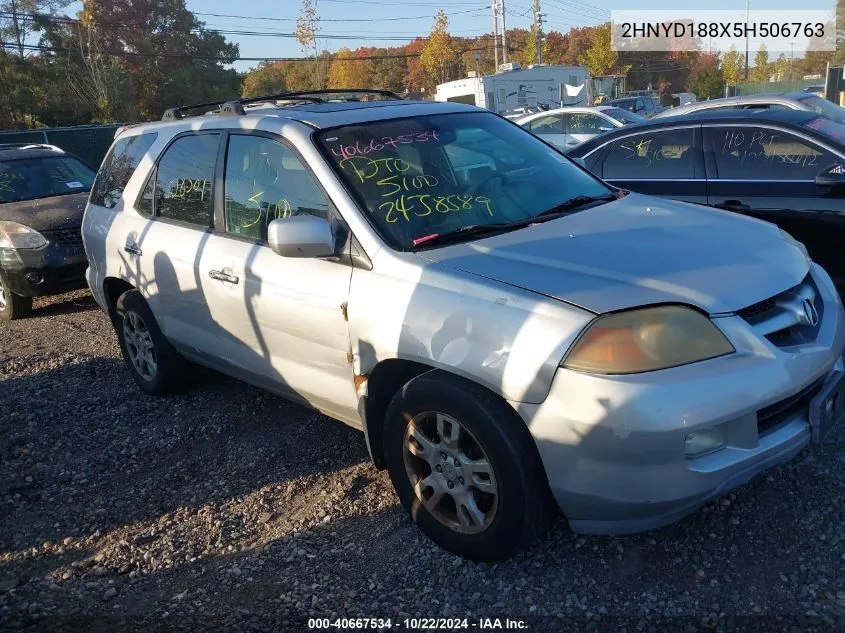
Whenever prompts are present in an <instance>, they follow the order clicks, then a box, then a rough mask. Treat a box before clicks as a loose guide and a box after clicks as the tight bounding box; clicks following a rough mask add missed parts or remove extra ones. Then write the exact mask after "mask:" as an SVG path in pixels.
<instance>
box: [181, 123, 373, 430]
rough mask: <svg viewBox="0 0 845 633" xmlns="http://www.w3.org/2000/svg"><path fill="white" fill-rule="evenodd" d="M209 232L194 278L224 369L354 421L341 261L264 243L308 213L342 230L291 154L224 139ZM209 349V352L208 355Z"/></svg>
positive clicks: (270, 144) (256, 137)
mask: <svg viewBox="0 0 845 633" xmlns="http://www.w3.org/2000/svg"><path fill="white" fill-rule="evenodd" d="M217 182H218V184H217V188H216V194H217V199H219V200H220V204H219V205H218V208H217V213H216V218H217V222H216V225H215V230H214V234H213V235H212V236H210V239H209V240H208V243H207V245H206V247H205V249H204V250H203V253H202V257H201V259H200V262H199V269H198V273H197V274H198V276H199V278H200V279H201V283H202V286H203V289H204V296H205V300H206V302H207V304H208V310H209V313H210V317H211V318H212V320H213V321H214V323H215V324H216V326H217V330H218V346H223V345H225V348H226V350H227V353H226V354H225V356H223V355H221V354H219V352H218V353H217V354H216V356H217V357H218V360H219V358H220V357H221V356H223V357H224V358H225V361H226V363H228V365H229V367H228V368H227V369H228V370H230V371H234V372H235V373H236V374H237V375H238V376H240V377H244V378H248V379H249V380H251V381H252V382H254V383H257V384H261V385H262V386H265V387H267V388H270V389H272V390H274V391H277V392H282V393H284V394H285V395H287V396H290V397H294V398H296V399H298V400H300V401H302V402H304V403H307V404H310V405H312V406H314V407H316V408H318V409H320V410H322V411H325V412H327V413H329V414H331V415H334V416H336V417H338V418H340V419H344V420H354V419H356V418H357V397H356V394H355V390H354V386H353V372H352V365H351V362H350V360H349V359H348V354H349V353H350V346H349V330H348V326H347V322H346V319H345V308H344V305H345V304H346V301H347V299H348V296H349V284H350V280H351V275H352V266H351V265H350V264H349V262H348V261H330V260H326V259H314V258H295V257H281V256H279V255H277V254H276V253H275V252H273V251H272V250H271V249H270V247H269V246H268V245H267V225H268V224H269V223H270V222H271V221H272V220H274V219H277V218H287V217H291V216H295V215H303V214H308V215H313V216H316V217H318V218H321V219H323V220H325V221H326V222H327V223H332V224H333V226H334V227H335V229H336V230H335V232H336V235H337V236H338V240H339V242H341V241H344V240H345V237H344V233H343V229H344V227H345V225H343V224H342V222H340V221H339V217H338V216H337V215H336V214H335V212H334V211H333V210H331V209H330V204H329V200H328V197H327V195H326V194H325V192H324V191H323V190H322V188H321V187H320V186H319V184H318V182H317V180H316V179H315V178H314V176H313V175H312V173H311V172H310V171H309V170H308V168H307V167H306V165H305V163H304V161H303V160H302V159H301V158H300V156H299V154H298V153H297V152H296V151H295V150H294V148H293V147H292V146H290V145H289V144H287V143H286V142H285V141H284V140H283V139H281V138H280V137H277V136H274V135H270V134H266V133H262V132H253V133H248V132H241V131H237V132H234V131H233V132H231V133H230V134H229V135H228V137H227V142H226V147H225V161H223V162H221V165H220V167H219V169H218V175H217ZM218 349H219V347H218Z"/></svg>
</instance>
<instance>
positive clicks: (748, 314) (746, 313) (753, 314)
mask: <svg viewBox="0 0 845 633" xmlns="http://www.w3.org/2000/svg"><path fill="white" fill-rule="evenodd" d="M776 307H777V302H776V301H775V298H774V297H770V298H768V299H765V300H763V301H761V302H760V303H755V304H754V305H750V306H748V307H747V308H743V309H742V310H740V311H739V312H737V314H738V315H739V316H741V317H742V318H743V319H745V320H746V321H753V320H755V319H757V318H760V317H764V316H765V315H767V314H769V313H770V312H771V311H772V310H774V309H775V308H776Z"/></svg>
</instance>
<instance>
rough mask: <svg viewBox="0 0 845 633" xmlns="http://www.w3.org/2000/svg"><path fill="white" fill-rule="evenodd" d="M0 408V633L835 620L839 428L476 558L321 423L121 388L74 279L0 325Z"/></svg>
mask: <svg viewBox="0 0 845 633" xmlns="http://www.w3.org/2000/svg"><path fill="white" fill-rule="evenodd" d="M0 411H2V413H0V419H2V423H1V424H0V508H1V509H0V630H3V631H10V630H51V631H64V630H67V631H124V630H131V631H136V630H137V631H158V630H161V631H165V630H204V631H217V630H220V631H224V630H225V631H298V630H307V628H308V625H307V618H308V617H313V616H319V617H330V618H334V617H341V618H342V617H379V618H388V617H390V618H393V619H394V622H396V621H399V620H401V619H402V618H404V617H406V616H409V615H410V616H415V617H427V618H428V617H440V616H452V617H468V618H469V620H468V626H469V628H470V630H472V629H474V628H478V627H477V625H478V624H480V623H482V621H481V620H479V618H481V617H499V618H506V617H508V618H511V619H524V620H525V622H526V625H527V626H529V627H530V629H531V630H538V631H539V630H548V631H564V630H577V631H580V630H599V631H604V630H613V631H621V630H626V631H649V630H666V631H670V630H671V631H683V632H685V633H691V632H693V631H710V630H740V629H746V630H760V631H774V630H792V631H803V630H845V456H843V455H845V451H843V449H845V433H844V432H842V430H840V432H839V433H838V434H837V435H836V437H834V438H833V439H832V440H831V441H829V442H827V443H826V444H825V445H823V446H821V447H815V448H813V449H810V450H807V451H805V452H803V453H802V454H801V455H799V456H798V457H797V458H796V459H795V460H793V461H792V462H791V463H789V464H787V465H785V466H782V467H779V468H777V469H774V470H772V471H770V472H768V473H766V474H764V475H761V476H760V477H758V478H757V479H755V480H754V481H753V482H752V483H750V484H749V485H747V486H745V487H744V488H741V489H740V490H738V491H736V492H735V493H734V494H731V495H729V496H727V497H725V498H722V499H720V500H718V501H717V502H714V503H712V504H710V505H708V506H707V507H705V508H702V509H701V510H699V511H698V512H696V513H695V514H694V515H693V516H691V517H689V518H687V519H685V520H683V521H681V522H680V523H678V524H676V525H673V526H670V527H667V528H664V529H662V530H658V531H655V532H651V533H648V534H641V535H634V536H627V537H621V538H614V537H578V536H575V535H573V534H572V533H571V532H570V531H569V530H568V528H567V527H566V524H565V523H564V522H563V521H559V522H558V524H557V525H556V526H555V527H554V529H553V530H552V531H551V532H550V533H549V534H548V535H547V536H546V537H545V538H544V539H542V540H541V541H540V542H538V543H537V544H536V545H534V546H533V547H532V548H531V550H530V551H528V552H525V553H524V554H522V555H520V556H518V557H517V558H515V559H513V560H510V561H508V562H505V563H501V564H498V565H487V564H475V563H470V562H467V561H464V560H462V559H460V558H457V557H455V556H452V555H450V554H447V553H445V552H443V551H441V550H440V549H438V548H437V547H435V546H434V545H432V544H431V543H430V542H429V541H427V540H426V539H425V538H423V537H422V536H421V535H420V533H419V532H418V531H417V530H416V528H415V527H414V526H413V525H412V524H411V523H410V521H409V520H408V519H407V518H406V516H405V515H404V513H403V512H402V510H401V509H400V507H399V506H398V502H397V500H396V497H395V495H394V494H393V491H392V489H391V487H390V483H389V480H388V477H387V475H386V474H385V473H382V472H378V471H376V470H375V468H373V467H372V466H371V465H370V464H369V463H368V461H367V453H366V448H365V444H364V439H363V436H362V435H361V434H360V433H358V432H356V431H354V430H351V429H348V428H346V427H345V426H343V425H342V424H340V423H337V422H333V421H331V420H329V419H327V418H324V417H323V416H321V415H319V414H316V413H314V412H312V411H309V410H307V409H304V408H302V407H299V406H296V405H292V404H289V403H287V402H285V401H283V400H281V399H279V398H276V397H274V396H271V395H268V394H266V393H263V392H261V391H259V390H257V389H255V388H252V387H249V386H246V385H243V384H240V383H238V382H236V381H234V380H230V379H228V378H224V377H221V376H219V375H217V374H214V373H212V372H207V371H203V370H199V369H198V370H197V380H196V386H195V387H193V388H192V389H191V390H190V391H188V392H187V393H186V394H184V395H181V396H178V397H171V398H166V399H158V398H153V397H148V396H145V395H143V394H142V393H141V392H140V391H139V390H138V389H136V388H135V386H134V383H133V382H132V381H131V379H130V378H129V375H128V373H127V372H126V370H125V369H124V366H123V363H122V361H121V359H120V355H119V350H118V347H117V344H116V342H115V337H114V335H113V333H112V330H111V327H110V325H109V323H108V320H107V318H106V317H105V315H103V314H102V313H100V312H99V310H98V309H97V307H96V306H95V304H94V302H93V300H92V299H91V298H90V296H89V295H88V294H87V293H85V292H78V293H71V294H68V295H62V296H61V297H56V298H50V299H42V300H39V301H37V302H36V311H35V312H34V314H33V315H32V316H31V317H30V318H27V319H24V320H21V321H17V322H14V323H12V324H2V325H0ZM474 624H475V625H476V626H473V625H474ZM502 626H503V627H504V626H505V622H504V619H503V620H502ZM347 630H349V629H347ZM397 630H405V629H403V628H402V627H398V629H397Z"/></svg>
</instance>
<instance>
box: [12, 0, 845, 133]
mask: <svg viewBox="0 0 845 633" xmlns="http://www.w3.org/2000/svg"><path fill="white" fill-rule="evenodd" d="M843 4H845V0H839V2H838V13H842V8H841V5H843ZM68 5H69V0H0V37H2V42H3V45H2V48H0V90H2V91H3V95H4V98H3V100H0V129H15V128H25V127H37V126H63V125H77V124H83V123H91V122H95V123H97V122H100V123H106V122H115V121H137V120H144V119H155V118H158V117H160V116H161V113H162V112H163V111H164V109H165V108H167V107H170V106H172V105H178V104H186V103H196V102H204V101H215V100H221V99H227V98H231V97H233V96H235V95H239V94H240V95H242V96H245V97H246V96H255V95H261V94H272V93H279V92H285V91H300V90H316V89H323V88H349V87H357V88H361V87H365V88H376V89H384V90H391V91H394V92H397V93H412V94H415V95H422V96H425V97H430V96H431V95H432V94H433V91H434V88H435V86H436V85H437V84H438V83H442V82H445V81H449V80H453V79H458V78H461V77H466V75H467V72H468V71H476V72H478V73H479V74H488V73H492V72H494V71H495V61H494V52H493V44H494V41H493V35H492V34H485V35H481V36H478V37H460V36H454V35H451V34H450V33H449V21H448V17H447V15H446V14H445V12H444V11H443V10H440V11H438V12H437V14H436V15H435V16H434V21H433V26H432V29H431V32H430V33H428V34H427V35H425V36H420V37H417V38H415V39H413V40H411V41H410V42H408V43H407V44H404V45H400V46H390V47H360V48H356V49H354V50H353V49H349V48H342V49H340V50H338V51H336V52H328V51H320V50H319V46H318V42H319V33H320V21H319V15H318V14H317V10H316V5H315V4H314V2H313V0H302V7H301V11H300V14H299V18H298V20H297V25H296V30H295V31H294V33H293V34H292V35H293V36H295V37H296V39H297V40H298V41H299V43H300V45H301V46H302V52H303V57H301V58H297V59H293V60H289V61H264V62H261V63H259V64H258V66H257V67H255V68H253V69H251V70H249V71H248V72H245V73H238V72H237V71H235V70H233V69H232V68H229V67H228V66H230V65H231V64H232V63H233V62H234V61H236V60H237V59H239V54H240V52H239V48H238V45H237V44H234V43H231V42H229V41H227V40H226V38H225V34H224V33H220V32H218V31H215V30H213V29H209V28H207V27H206V25H205V24H204V22H203V21H201V20H199V19H198V18H197V16H196V15H195V14H193V13H192V12H191V11H189V10H188V9H187V7H186V5H185V0H108V1H107V0H84V1H83V3H82V5H83V6H82V10H81V11H80V12H78V13H77V14H76V15H74V16H69V15H67V14H65V13H64V12H63V10H64V9H65V8H66V7H67V6H68ZM840 17H843V16H840ZM840 24H843V25H844V26H845V20H840ZM536 38H537V34H536V33H534V31H533V29H520V28H514V29H508V32H507V42H508V56H509V58H510V59H511V60H514V61H519V62H520V63H522V64H523V65H528V64H531V63H533V62H534V56H535V50H536V48H535V43H536ZM33 42H37V44H33ZM839 44H840V46H839V49H840V50H839V51H837V52H836V53H835V54H833V55H831V54H829V53H823V52H818V51H810V52H808V53H807V54H806V55H805V56H804V57H802V58H799V59H795V60H792V59H789V60H787V59H786V57H785V56H784V55H780V56H779V57H777V58H775V59H772V60H770V59H769V55H768V52H767V51H766V50H765V49H764V48H761V49H760V50H759V51H757V52H756V55H754V64H753V65H752V67H751V70H750V75H749V77H748V80H749V81H768V80H770V79H778V80H786V79H791V78H800V77H802V76H804V75H809V74H818V73H822V72H824V69H825V65H826V63H827V62H828V61H829V60H830V61H832V62H833V63H837V62H838V63H841V62H842V61H845V38H840V40H839ZM541 50H542V61H543V63H549V64H563V65H584V66H587V67H588V69H589V71H590V73H591V75H593V76H597V75H607V74H620V75H624V76H625V77H626V87H627V88H628V89H629V90H636V89H645V88H648V87H653V88H657V87H659V86H662V85H669V86H671V89H672V91H673V92H694V93H695V94H696V95H697V96H698V97H699V98H700V99H706V98H715V97H719V96H722V95H723V94H724V89H725V84H726V83H727V84H736V83H739V82H741V81H743V80H744V79H745V77H744V69H745V58H744V54H743V53H740V52H737V51H736V49H731V50H729V51H727V52H725V53H724V54H722V55H717V54H713V53H708V52H706V51H678V52H642V51H613V50H612V49H611V37H610V25H609V24H608V23H605V24H601V25H597V26H587V27H580V28H578V27H576V28H572V29H570V30H569V31H567V32H566V33H560V32H558V31H554V30H552V31H548V32H545V33H543V39H542V46H541Z"/></svg>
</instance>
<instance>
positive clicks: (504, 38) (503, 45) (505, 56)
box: [501, 0, 508, 64]
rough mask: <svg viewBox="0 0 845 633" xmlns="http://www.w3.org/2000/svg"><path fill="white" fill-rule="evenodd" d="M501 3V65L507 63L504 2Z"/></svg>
mask: <svg viewBox="0 0 845 633" xmlns="http://www.w3.org/2000/svg"><path fill="white" fill-rule="evenodd" d="M501 1H502V63H503V64H507V63H508V25H507V22H506V21H505V0H501Z"/></svg>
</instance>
